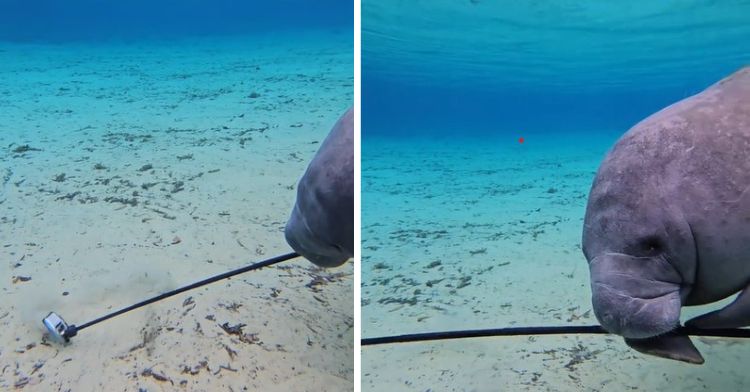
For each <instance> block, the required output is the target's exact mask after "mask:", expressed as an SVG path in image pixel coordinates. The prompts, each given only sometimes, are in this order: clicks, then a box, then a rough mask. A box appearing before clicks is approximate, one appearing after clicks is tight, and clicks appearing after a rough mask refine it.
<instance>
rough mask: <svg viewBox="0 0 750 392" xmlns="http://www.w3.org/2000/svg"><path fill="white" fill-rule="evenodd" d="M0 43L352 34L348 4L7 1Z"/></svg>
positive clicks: (329, 0)
mask: <svg viewBox="0 0 750 392" xmlns="http://www.w3.org/2000/svg"><path fill="white" fill-rule="evenodd" d="M0 6H2V12H0V40H11V41H46V42H50V41H56V42H59V41H70V40H86V41H102V40H138V39H143V38H156V39H166V38H180V37H186V36H188V37H191V36H201V35H207V34H211V35H216V34H247V33H253V32H256V33H257V32H262V33H268V32H279V31H288V30H292V31H294V30H296V31H304V30H307V29H311V28H313V29H321V28H323V29H327V30H330V29H341V30H343V31H346V32H351V30H352V28H353V25H354V23H353V14H354V6H353V3H352V2H351V1H346V0H320V1H315V2H310V1H305V0H278V1H256V0H250V1H239V0H217V1H208V0H157V1H148V0H134V1H100V0H75V1H54V0H32V1H25V0H3V1H2V2H0Z"/></svg>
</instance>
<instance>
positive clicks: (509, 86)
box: [362, 0, 750, 391]
mask: <svg viewBox="0 0 750 392" xmlns="http://www.w3.org/2000/svg"><path fill="white" fill-rule="evenodd" d="M362 29H363V31H362V143H363V144H362V335H363V336H364V337H375V336H384V335H394V334H402V333H420V332H434V331H445V330H462V329H475V328H500V327H514V326H553V325H570V324H574V325H590V324H594V323H596V319H595V318H594V317H593V315H592V313H591V304H590V290H589V276H588V268H587V265H586V260H585V258H584V257H583V254H582V252H581V249H580V243H581V232H582V220H583V215H584V212H585V207H586V201H587V196H588V191H589V188H590V186H591V183H592V181H593V178H594V174H595V172H596V170H597V167H598V165H599V163H600V162H601V159H602V158H603V157H604V155H605V153H606V152H607V150H608V149H609V148H610V147H611V146H612V144H613V143H614V142H615V141H616V140H617V138H618V137H619V136H620V135H622V134H623V133H624V132H625V131H627V130H628V129H629V128H630V127H632V126H633V125H635V124H636V123H637V122H638V121H640V120H642V119H644V118H646V117H647V116H648V115H650V114H652V113H654V112H656V111H658V110H660V109H662V108H664V107H665V106H667V105H670V104H672V103H675V102H677V101H679V100H681V99H683V98H686V97H688V96H690V95H693V94H696V93H698V92H700V91H702V90H703V89H705V88H706V87H708V86H710V85H711V84H713V83H715V82H717V81H719V80H720V79H722V78H724V77H726V76H728V75H729V74H731V73H732V72H734V71H736V70H737V69H739V68H740V67H742V66H745V65H749V64H750V2H748V1H661V2H646V1H635V2H616V1H578V2H568V1H544V2H541V1H540V2H532V1H489V0H466V1H449V0H432V1H427V0H414V1H398V0H381V1H376V0H364V1H363V5H362ZM520 138H524V143H519V139H520ZM715 306H721V304H716V305H715ZM707 310H708V309H694V308H691V309H686V310H684V311H683V317H686V318H689V317H690V315H691V314H700V313H704V312H706V311H707ZM698 344H699V349H700V350H701V351H702V352H703V354H704V356H705V357H706V359H707V363H706V365H704V366H702V367H698V368H696V367H692V366H686V365H683V364H680V363H676V362H671V361H665V360H660V359H654V358H648V357H644V356H642V355H640V354H637V353H635V352H633V351H632V350H629V349H628V347H627V346H625V345H624V343H623V342H622V341H621V340H620V339H616V338H614V337H601V336H597V337H594V336H584V335H581V336H555V337H519V338H495V339H492V338H490V339H466V340H455V341H446V342H434V343H416V344H394V345H387V346H376V347H365V348H364V349H363V354H362V366H363V378H362V380H363V390H367V391H378V390H384V389H388V388H390V389H394V390H410V391H411V390H414V391H425V390H472V391H490V390H508V391H516V390H531V391H536V390H549V391H581V390H586V391H599V390H613V391H621V390H673V389H675V388H680V389H681V390H702V389H707V390H727V391H729V390H744V389H746V386H747V384H748V378H747V376H746V374H745V370H744V369H743V367H742V366H741V365H739V363H741V362H742V361H743V358H747V356H748V355H750V351H749V350H750V346H748V344H747V343H745V342H738V341H732V340H721V339H719V340H708V339H707V340H700V342H699V343H698ZM709 358H710V359H709ZM602 369H607V371H606V372H604V371H602Z"/></svg>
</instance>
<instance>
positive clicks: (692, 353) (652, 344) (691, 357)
mask: <svg viewBox="0 0 750 392" xmlns="http://www.w3.org/2000/svg"><path fill="white" fill-rule="evenodd" d="M625 343H627V345H628V346H630V347H631V348H633V349H635V350H636V351H639V352H641V353H643V354H648V355H654V356H657V357H661V358H667V359H674V360H677V361H682V362H687V363H693V364H697V365H700V364H702V363H703V362H704V360H703V356H702V355H701V353H700V351H698V349H697V348H695V345H694V344H693V342H692V341H691V340H690V337H689V336H686V335H677V334H675V333H672V332H670V333H668V334H666V335H661V336H655V337H653V338H647V339H628V338H625Z"/></svg>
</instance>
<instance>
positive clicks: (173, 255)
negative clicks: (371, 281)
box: [0, 0, 354, 391]
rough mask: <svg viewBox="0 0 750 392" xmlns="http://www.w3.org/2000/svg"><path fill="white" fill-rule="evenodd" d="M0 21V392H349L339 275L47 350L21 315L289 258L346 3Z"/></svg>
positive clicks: (92, 310)
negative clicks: (292, 223)
mask: <svg viewBox="0 0 750 392" xmlns="http://www.w3.org/2000/svg"><path fill="white" fill-rule="evenodd" d="M0 8H1V9H2V10H0V145H1V146H2V148H0V243H1V244H2V246H1V247H0V259H2V260H3V262H2V263H0V275H1V276H2V277H3V281H2V284H0V290H2V301H0V390H3V391H5V390H24V391H53V390H61V391H65V390H74V391H79V390H80V391H97V390H129V391H130V390H132V391H139V390H148V391H155V390H175V389H176V390H180V389H185V390H197V391H201V390H203V391H213V390H235V391H239V390H243V388H245V389H249V390H278V391H288V390H294V391H302V390H310V391H315V390H318V391H319V390H332V391H346V390H351V389H352V383H353V378H354V374H353V359H354V358H353V330H352V325H353V313H352V312H353V299H352V285H353V276H352V274H353V266H352V263H348V264H346V265H345V266H342V267H341V268H339V269H336V270H330V271H325V270H321V269H319V268H317V267H314V266H313V265H312V264H311V263H310V262H308V261H306V260H303V259H296V260H294V261H290V262H285V263H284V264H282V265H279V266H278V267H274V268H267V269H262V270H258V271H254V272H252V273H247V274H243V275H240V276H236V277H233V278H232V279H231V280H224V281H221V282H217V283H214V284H212V285H209V286H206V287H202V288H200V289H196V290H193V291H190V292H187V293H184V294H182V295H178V296H175V297H172V298H169V299H166V300H163V301H159V302H158V303H154V304H152V305H149V306H147V307H144V308H141V309H138V310H135V311H132V312H129V313H127V314H124V315H121V316H118V317H116V318H113V319H111V320H107V321H105V322H103V323H101V324H97V325H94V326H92V327H90V328H87V329H85V330H83V331H81V332H80V333H79V335H78V336H76V337H74V338H73V340H72V342H71V344H69V345H67V346H64V347H63V346H60V345H58V344H56V343H54V342H51V341H50V340H49V339H48V338H47V337H45V335H44V333H45V331H44V329H43V327H42V322H41V320H42V318H43V317H45V316H46V315H47V313H48V312H50V311H55V312H57V313H59V314H60V315H61V316H63V317H64V318H65V319H66V321H67V322H68V323H71V324H76V325H81V324H83V323H85V322H88V321H90V320H93V319H95V318H97V317H99V316H102V315H104V314H106V313H109V312H111V311H115V310H117V309H120V308H122V307H125V306H129V305H131V304H133V303H135V302H138V301H141V300H143V299H146V298H149V297H152V296H154V295H157V294H160V293H163V292H166V291H168V290H172V289H175V288H177V287H181V286H184V285H187V284H190V283H193V282H196V281H199V280H201V279H204V278H206V277H209V276H213V275H217V274H219V273H223V272H226V271H229V270H233V269H236V268H239V267H242V266H246V265H248V264H249V263H252V262H256V261H260V260H263V259H266V258H269V257H272V256H275V255H278V254H284V253H287V252H289V251H290V250H291V249H290V248H289V246H288V245H287V244H286V241H285V240H284V235H283V228H284V225H285V223H286V220H287V219H288V216H289V213H290V211H291V210H292V207H293V205H294V200H295V194H296V183H297V181H298V179H299V178H300V176H301V175H302V173H303V171H304V170H305V168H306V166H307V164H308V162H309V161H310V159H311V158H312V157H313V155H314V154H315V152H316V150H317V148H318V146H319V145H320V143H321V142H322V140H323V139H324V138H325V137H326V135H327V134H328V132H329V131H330V129H331V127H332V126H333V124H334V123H335V122H336V121H337V119H338V118H339V117H340V116H341V114H342V113H344V112H345V111H346V109H347V108H349V107H351V106H352V104H353V94H354V76H353V56H352V53H353V34H352V26H353V21H352V14H353V4H352V3H351V2H350V1H327V0H326V1H322V2H316V3H315V4H312V3H310V2H306V1H274V2H257V1H247V2H240V1H223V0H220V1H216V2H214V1H211V2H209V1H192V0H189V1H151V2H146V1H134V2H102V1H86V0H82V1H67V2H56V1H33V2H27V1H3V2H2V6H0ZM321 315H325V317H321ZM222 325H226V326H227V328H225V327H222ZM229 327H232V328H229ZM230 332H232V333H230Z"/></svg>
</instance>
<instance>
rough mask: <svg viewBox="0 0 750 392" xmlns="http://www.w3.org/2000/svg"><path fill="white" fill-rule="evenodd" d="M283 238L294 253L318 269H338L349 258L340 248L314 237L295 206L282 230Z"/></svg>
mask: <svg viewBox="0 0 750 392" xmlns="http://www.w3.org/2000/svg"><path fill="white" fill-rule="evenodd" d="M284 236H285V237H286V241H287V242H288V243H289V246H291V247H292V249H294V251H295V252H297V253H299V254H301V255H302V256H303V257H305V258H306V259H308V260H310V261H311V262H312V263H313V264H315V265H317V266H319V267H326V268H329V267H338V266H340V265H342V264H344V263H345V262H346V261H347V260H348V259H349V258H350V257H351V256H350V255H349V254H347V253H346V252H345V251H344V250H343V249H342V248H341V247H340V246H337V245H335V244H329V243H327V242H326V241H324V240H323V239H321V238H319V237H318V236H316V235H315V234H314V233H313V231H312V230H311V229H310V227H309V226H308V224H307V222H306V221H305V218H304V216H302V214H301V212H300V211H299V208H298V207H297V206H295V207H294V211H292V215H291V217H290V218H289V221H288V222H287V225H286V227H285V228H284Z"/></svg>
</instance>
